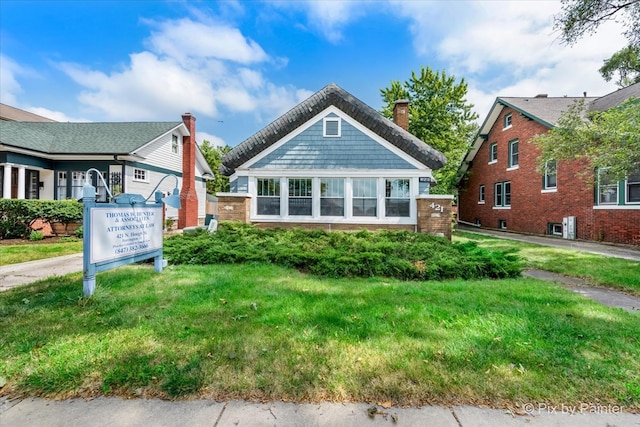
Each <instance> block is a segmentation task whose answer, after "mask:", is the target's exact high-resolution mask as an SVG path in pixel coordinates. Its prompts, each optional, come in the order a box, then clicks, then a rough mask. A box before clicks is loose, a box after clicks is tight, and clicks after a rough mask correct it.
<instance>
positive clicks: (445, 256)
mask: <svg viewBox="0 0 640 427" xmlns="http://www.w3.org/2000/svg"><path fill="white" fill-rule="evenodd" d="M164 254H165V256H166V257H167V259H169V261H171V262H173V263H175V264H214V263H246V262H270V263H274V264H277V265H281V266H284V267H292V268H296V269H299V270H301V271H306V272H310V273H313V274H317V275H321V276H328V277H355V276H358V277H371V276H386V277H396V278H400V279H404V280H442V279H450V278H463V279H475V278H506V277H517V276H519V275H520V273H521V271H522V265H521V263H520V261H519V260H518V258H517V257H516V256H515V255H513V254H512V253H506V252H502V251H491V250H488V249H484V248H481V247H479V246H477V245H476V244H475V242H466V243H451V242H450V241H449V240H447V239H445V238H443V237H436V236H432V235H428V234H421V233H412V232H405V231H379V232H369V231H359V232H356V233H345V232H325V231H322V230H312V231H309V230H302V229H278V228H275V229H268V230H261V229H258V228H256V227H254V226H252V225H247V224H240V223H233V222H222V223H220V225H219V227H218V231H217V232H216V233H213V234H211V233H208V232H206V231H199V232H196V233H188V234H182V235H177V236H174V237H171V238H168V239H166V240H165V244H164Z"/></svg>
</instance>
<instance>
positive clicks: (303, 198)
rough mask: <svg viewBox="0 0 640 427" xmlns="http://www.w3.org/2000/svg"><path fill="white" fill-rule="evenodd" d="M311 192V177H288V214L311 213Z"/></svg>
mask: <svg viewBox="0 0 640 427" xmlns="http://www.w3.org/2000/svg"><path fill="white" fill-rule="evenodd" d="M312 194H313V192H312V179H311V178H292V179H289V215H311V213H312V207H313V199H312V198H311V196H312Z"/></svg>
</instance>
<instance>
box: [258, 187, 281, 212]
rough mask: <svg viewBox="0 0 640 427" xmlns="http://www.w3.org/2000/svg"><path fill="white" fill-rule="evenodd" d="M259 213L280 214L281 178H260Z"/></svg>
mask: <svg viewBox="0 0 640 427" xmlns="http://www.w3.org/2000/svg"><path fill="white" fill-rule="evenodd" d="M257 196H258V197H257V203H258V209H257V211H258V215H280V179H278V178H275V179H274V178H258V180H257Z"/></svg>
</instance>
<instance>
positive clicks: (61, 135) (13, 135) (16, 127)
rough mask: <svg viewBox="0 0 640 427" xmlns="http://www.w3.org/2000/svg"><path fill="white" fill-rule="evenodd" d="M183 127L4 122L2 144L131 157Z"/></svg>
mask: <svg viewBox="0 0 640 427" xmlns="http://www.w3.org/2000/svg"><path fill="white" fill-rule="evenodd" d="M181 125H182V126H183V123H182V122H120V123H61V122H50V123H39V122H8V121H0V144H2V145H5V146H8V147H15V148H21V149H26V150H31V151H36V152H40V153H45V154H130V153H133V152H134V151H136V150H137V149H139V148H141V147H143V146H144V145H145V144H147V143H149V142H150V141H153V140H154V139H156V138H158V137H159V136H161V135H164V134H166V133H168V132H171V131H172V130H174V129H176V128H177V127H179V126H181ZM184 131H185V132H188V131H187V130H186V128H185V130H184Z"/></svg>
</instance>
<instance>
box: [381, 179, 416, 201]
mask: <svg viewBox="0 0 640 427" xmlns="http://www.w3.org/2000/svg"><path fill="white" fill-rule="evenodd" d="M385 185H386V187H385V197H392V198H397V199H408V198H409V196H410V194H411V191H410V189H409V180H408V179H387V180H386V182H385Z"/></svg>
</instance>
